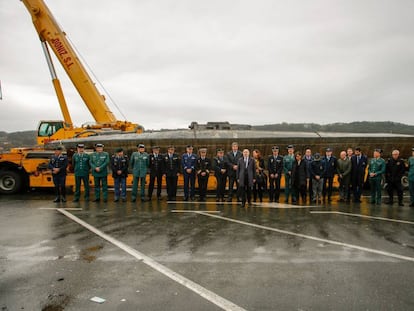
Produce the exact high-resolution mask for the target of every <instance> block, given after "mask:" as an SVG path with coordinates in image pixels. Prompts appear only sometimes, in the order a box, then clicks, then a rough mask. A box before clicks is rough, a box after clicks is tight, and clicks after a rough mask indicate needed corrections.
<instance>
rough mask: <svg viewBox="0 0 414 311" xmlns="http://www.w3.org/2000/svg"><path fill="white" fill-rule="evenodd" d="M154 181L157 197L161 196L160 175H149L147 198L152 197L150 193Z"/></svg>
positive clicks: (152, 189)
mask: <svg viewBox="0 0 414 311" xmlns="http://www.w3.org/2000/svg"><path fill="white" fill-rule="evenodd" d="M155 179H157V197H160V196H161V189H162V173H158V174H150V180H149V185H148V197H150V198H151V197H152V192H153V191H154V185H155Z"/></svg>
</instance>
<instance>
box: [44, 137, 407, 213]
mask: <svg viewBox="0 0 414 311" xmlns="http://www.w3.org/2000/svg"><path fill="white" fill-rule="evenodd" d="M84 148H85V146H84V145H83V144H78V145H77V152H76V153H75V154H74V155H73V157H72V166H73V168H74V175H75V193H74V199H73V201H74V202H78V201H79V199H80V192H81V191H80V189H81V184H82V183H83V186H84V189H85V190H84V199H85V200H86V201H87V200H89V195H90V189H89V174H90V171H91V172H92V176H93V178H94V185H95V187H94V191H95V198H94V200H93V201H94V202H99V201H100V200H101V197H102V200H103V201H104V202H107V200H108V180H107V178H108V167H109V166H110V167H111V170H112V177H113V179H114V188H115V196H114V201H115V202H118V201H119V200H122V201H123V202H125V201H126V199H127V198H126V187H127V185H126V179H127V176H128V172H129V169H131V170H132V175H133V182H132V192H131V201H132V202H136V200H137V197H138V186H140V193H139V196H140V199H141V201H147V200H150V199H151V198H152V195H153V191H154V187H155V182H156V188H157V192H156V197H157V199H158V200H160V199H161V190H162V180H163V178H165V180H166V188H167V199H168V200H170V201H171V200H176V195H177V183H178V176H179V175H180V174H181V173H182V174H183V177H184V200H185V201H188V200H191V201H193V200H195V180H196V178H197V181H198V194H199V201H206V195H207V185H208V179H209V176H210V172H212V171H214V176H215V178H216V184H217V188H216V201H217V202H220V201H222V202H223V201H225V200H226V184H227V182H228V193H227V202H231V201H232V200H233V198H234V197H235V198H237V201H239V202H241V203H242V206H245V204H246V202H247V203H248V204H251V201H252V194H253V201H254V202H256V201H257V199H258V200H259V201H260V202H263V194H264V192H265V191H267V190H269V191H268V192H269V202H279V199H280V192H281V191H280V190H281V187H280V182H281V177H282V175H284V178H285V201H284V202H285V203H289V200H290V202H291V203H293V204H298V203H299V202H301V203H302V204H304V203H306V202H307V197H308V196H309V201H310V202H311V203H318V202H325V201H327V202H331V200H332V191H333V181H334V177H335V175H338V181H339V201H342V202H350V201H351V196H352V197H353V202H355V203H360V202H361V194H362V189H363V187H364V182H365V177H366V174H368V177H367V178H368V180H369V184H370V189H371V196H370V203H372V204H381V199H382V198H381V193H382V191H381V190H382V183H383V181H385V182H386V185H387V187H386V189H387V192H388V197H389V198H388V201H387V204H393V203H394V200H393V199H394V191H396V193H397V198H398V204H399V206H403V185H402V183H401V179H402V177H403V176H404V175H405V171H406V169H407V167H408V180H409V192H410V206H411V207H414V148H413V149H412V156H411V157H410V158H409V159H408V163H407V165H406V164H405V162H404V160H403V159H401V158H400V152H399V151H398V150H393V151H392V154H391V158H390V159H388V161H387V162H386V161H385V160H384V159H383V158H382V157H381V154H382V150H380V149H375V150H374V151H373V156H372V158H370V160H368V158H367V156H366V155H364V154H362V152H361V149H360V148H355V152H354V150H353V149H352V148H348V149H347V150H346V151H345V150H343V151H341V152H340V156H339V158H338V159H337V158H336V157H335V156H333V155H332V152H333V150H332V149H331V148H326V150H325V155H324V156H322V155H321V154H319V153H315V154H312V150H311V149H310V148H307V149H306V150H305V153H304V155H302V153H301V152H295V150H294V146H293V145H289V146H288V147H287V154H286V155H285V156H281V155H280V154H279V151H280V148H279V147H278V146H273V147H272V154H271V155H269V156H268V158H267V161H266V162H265V160H264V159H263V157H262V155H261V153H260V151H259V150H257V149H254V150H253V152H252V156H250V151H249V150H248V149H244V150H243V152H241V151H240V150H239V146H238V144H237V143H236V142H234V143H233V144H232V150H231V151H229V152H228V153H227V154H225V152H224V150H223V149H222V148H219V149H217V154H216V156H215V157H214V158H213V159H212V160H211V159H210V158H208V157H207V149H206V148H200V149H199V154H198V155H196V154H194V153H193V150H194V149H193V146H191V145H188V146H187V147H186V152H185V153H184V154H182V155H181V156H179V155H178V154H177V153H176V152H175V148H174V146H169V147H168V150H167V153H165V154H161V153H160V148H159V147H158V146H154V147H152V153H151V154H148V153H147V152H145V146H144V145H143V144H139V145H137V151H136V152H133V153H132V155H131V158H130V159H129V158H128V156H127V155H126V154H124V151H123V149H122V148H118V149H116V150H115V154H113V155H112V156H109V154H108V153H107V152H105V151H104V150H103V148H104V145H103V144H96V145H95V152H93V153H92V154H90V155H89V154H87V153H85V150H84ZM67 166H68V159H67V156H66V155H64V154H63V153H62V148H61V147H57V148H56V149H55V154H54V155H53V156H52V158H51V159H50V162H49V168H50V169H51V170H52V175H53V182H54V184H55V191H56V198H55V200H54V202H60V201H62V202H66V193H65V181H66V171H67ZM367 168H368V172H367ZM266 172H267V173H266ZM147 173H149V185H148V193H147V197H146V196H145V183H146V175H147ZM268 186H269V187H268Z"/></svg>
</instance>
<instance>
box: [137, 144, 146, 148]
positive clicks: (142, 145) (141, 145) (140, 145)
mask: <svg viewBox="0 0 414 311" xmlns="http://www.w3.org/2000/svg"><path fill="white" fill-rule="evenodd" d="M137 147H138V148H145V145H144V144H138V145H137Z"/></svg>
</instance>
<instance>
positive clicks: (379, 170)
mask: <svg viewBox="0 0 414 311" xmlns="http://www.w3.org/2000/svg"><path fill="white" fill-rule="evenodd" d="M385 165H386V164H385V161H384V159H383V158H377V159H376V158H372V159H371V160H370V161H369V167H368V176H369V185H370V188H371V203H376V204H381V190H382V189H381V181H382V176H383V175H384V174H385ZM371 173H375V176H372V177H371V176H370V174H371Z"/></svg>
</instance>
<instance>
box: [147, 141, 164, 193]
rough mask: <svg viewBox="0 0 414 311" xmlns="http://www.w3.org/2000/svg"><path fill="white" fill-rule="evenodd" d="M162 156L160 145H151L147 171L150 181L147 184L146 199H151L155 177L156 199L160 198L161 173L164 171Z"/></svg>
mask: <svg viewBox="0 0 414 311" xmlns="http://www.w3.org/2000/svg"><path fill="white" fill-rule="evenodd" d="M163 164H164V158H163V156H162V155H161V154H160V147H158V146H154V147H152V153H151V154H150V155H149V172H150V181H149V186H148V199H149V200H151V198H152V192H153V191H154V184H155V179H157V199H158V200H161V189H162V175H163V173H164V168H163Z"/></svg>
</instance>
